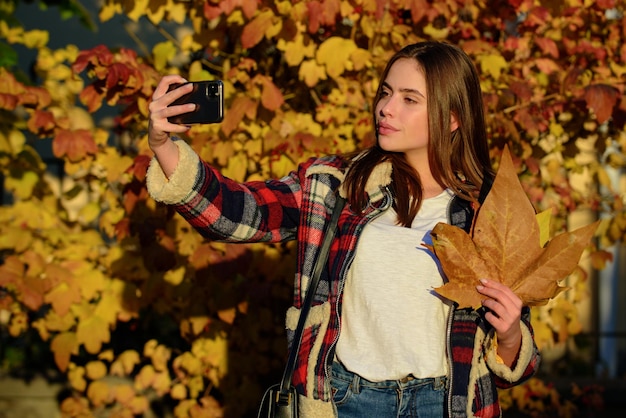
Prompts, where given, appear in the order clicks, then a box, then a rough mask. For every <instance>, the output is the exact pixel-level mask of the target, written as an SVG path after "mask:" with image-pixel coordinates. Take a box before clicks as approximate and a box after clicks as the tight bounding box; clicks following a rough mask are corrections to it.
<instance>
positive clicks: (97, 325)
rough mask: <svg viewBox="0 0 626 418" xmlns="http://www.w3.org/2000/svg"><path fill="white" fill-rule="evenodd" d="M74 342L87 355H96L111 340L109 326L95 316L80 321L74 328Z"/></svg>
mask: <svg viewBox="0 0 626 418" xmlns="http://www.w3.org/2000/svg"><path fill="white" fill-rule="evenodd" d="M76 340H77V341H78V344H82V345H83V346H84V347H85V350H87V352H88V353H91V354H96V353H98V352H99V351H100V349H101V348H102V344H103V343H108V342H109V341H110V340H111V333H110V330H109V324H108V323H107V322H106V321H105V320H104V319H102V318H100V317H99V316H97V315H92V316H90V317H88V318H85V319H82V320H81V321H80V322H79V323H78V326H77V327H76Z"/></svg>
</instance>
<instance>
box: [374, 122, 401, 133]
mask: <svg viewBox="0 0 626 418" xmlns="http://www.w3.org/2000/svg"><path fill="white" fill-rule="evenodd" d="M397 131H398V130H397V129H396V128H394V127H393V126H391V125H389V124H386V123H384V122H381V123H379V124H378V134H379V135H390V134H392V133H394V132H397Z"/></svg>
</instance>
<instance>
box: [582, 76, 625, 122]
mask: <svg viewBox="0 0 626 418" xmlns="http://www.w3.org/2000/svg"><path fill="white" fill-rule="evenodd" d="M618 97H619V92H618V91H617V90H616V89H615V88H614V87H612V86H608V85H606V84H594V85H591V86H588V87H587V88H586V89H585V101H586V102H587V106H589V108H590V109H591V110H592V111H593V112H594V113H595V114H596V118H597V119H598V123H604V122H606V121H607V120H608V119H609V118H610V117H611V114H612V113H613V108H614V107H615V105H616V104H617V99H618Z"/></svg>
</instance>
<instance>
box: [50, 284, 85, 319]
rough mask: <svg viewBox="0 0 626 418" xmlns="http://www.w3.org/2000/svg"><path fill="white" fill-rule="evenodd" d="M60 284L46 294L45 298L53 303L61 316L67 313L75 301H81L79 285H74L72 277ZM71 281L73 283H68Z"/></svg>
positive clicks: (53, 307) (53, 306)
mask: <svg viewBox="0 0 626 418" xmlns="http://www.w3.org/2000/svg"><path fill="white" fill-rule="evenodd" d="M66 280H67V281H65V282H63V283H60V284H58V285H57V286H55V287H54V288H53V289H52V290H51V291H50V292H48V293H47V294H46V295H45V296H44V300H45V301H46V302H47V303H50V304H51V305H52V309H54V311H55V312H56V313H58V314H59V315H60V316H63V315H66V314H67V313H68V312H69V310H70V306H71V305H72V304H73V303H78V302H80V301H81V297H80V292H79V290H78V287H77V286H75V285H74V283H73V280H71V279H70V278H67V279H66ZM68 281H71V282H72V283H71V284H70V283H68Z"/></svg>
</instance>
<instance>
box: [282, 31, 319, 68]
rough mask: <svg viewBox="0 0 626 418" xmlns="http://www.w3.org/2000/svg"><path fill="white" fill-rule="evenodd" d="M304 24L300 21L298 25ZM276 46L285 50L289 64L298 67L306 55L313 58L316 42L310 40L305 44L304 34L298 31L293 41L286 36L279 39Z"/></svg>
mask: <svg viewBox="0 0 626 418" xmlns="http://www.w3.org/2000/svg"><path fill="white" fill-rule="evenodd" d="M301 25H302V24H301V23H300V22H298V27H300V26H301ZM276 48H278V49H279V50H280V51H283V52H284V57H285V61H286V62H287V65H290V66H292V67H296V66H298V65H300V63H301V62H302V61H303V60H304V58H305V57H307V58H312V57H313V56H314V54H315V43H313V42H309V43H308V45H306V46H305V45H304V36H303V35H302V32H301V31H298V33H297V34H296V36H295V37H294V39H293V41H286V40H285V39H284V38H280V39H278V43H277V44H276Z"/></svg>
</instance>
